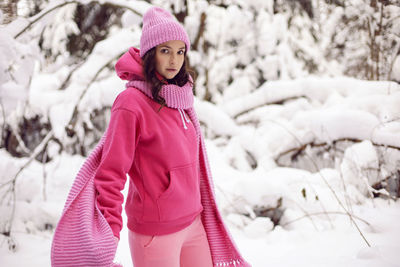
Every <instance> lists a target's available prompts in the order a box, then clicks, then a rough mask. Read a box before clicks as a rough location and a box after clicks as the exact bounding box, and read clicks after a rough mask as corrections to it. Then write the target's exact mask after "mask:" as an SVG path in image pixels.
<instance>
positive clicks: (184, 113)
mask: <svg viewBox="0 0 400 267" xmlns="http://www.w3.org/2000/svg"><path fill="white" fill-rule="evenodd" d="M182 112H183V116H184V117H185V119H186V122H188V123H190V120H189V118H188V117H187V116H186V112H185V111H184V110H182Z"/></svg>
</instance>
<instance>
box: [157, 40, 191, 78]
mask: <svg viewBox="0 0 400 267" xmlns="http://www.w3.org/2000/svg"><path fill="white" fill-rule="evenodd" d="M184 60H185V43H184V42H182V41H177V40H173V41H168V42H165V43H162V44H160V45H157V46H156V70H157V71H158V73H160V74H161V75H162V76H164V77H165V78H167V79H172V78H174V77H175V76H176V75H177V74H178V73H179V71H180V69H181V67H182V65H183V61H184Z"/></svg>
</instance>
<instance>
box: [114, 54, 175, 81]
mask: <svg viewBox="0 0 400 267" xmlns="http://www.w3.org/2000/svg"><path fill="white" fill-rule="evenodd" d="M115 71H116V72H117V75H118V77H119V78H120V79H121V80H126V81H137V80H139V81H144V80H145V79H144V76H143V61H142V58H141V57H140V50H139V49H138V48H136V47H131V48H129V50H128V52H126V53H125V54H123V55H122V57H120V58H119V59H118V61H117V63H116V64H115ZM156 77H157V78H158V79H159V80H160V81H161V82H162V83H164V84H168V82H167V81H166V79H165V78H164V77H163V76H162V75H161V74H159V73H158V72H157V71H156Z"/></svg>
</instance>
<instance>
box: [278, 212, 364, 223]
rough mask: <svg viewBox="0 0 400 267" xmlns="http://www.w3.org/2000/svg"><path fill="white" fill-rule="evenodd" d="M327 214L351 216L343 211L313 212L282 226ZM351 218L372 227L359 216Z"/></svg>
mask: <svg viewBox="0 0 400 267" xmlns="http://www.w3.org/2000/svg"><path fill="white" fill-rule="evenodd" d="M325 213H329V214H338V215H346V216H348V215H349V214H347V213H346V212H341V211H326V212H313V213H308V214H306V215H303V216H301V217H298V218H296V219H294V220H291V221H288V222H286V223H284V224H282V225H281V226H286V225H288V224H291V223H294V222H296V221H299V220H301V219H303V218H306V217H309V216H318V215H324V214H325ZM351 216H352V217H354V218H355V219H357V220H359V221H361V222H363V223H365V224H366V225H368V226H371V224H370V223H369V222H367V221H366V220H364V219H362V218H360V217H357V216H356V215H354V214H351Z"/></svg>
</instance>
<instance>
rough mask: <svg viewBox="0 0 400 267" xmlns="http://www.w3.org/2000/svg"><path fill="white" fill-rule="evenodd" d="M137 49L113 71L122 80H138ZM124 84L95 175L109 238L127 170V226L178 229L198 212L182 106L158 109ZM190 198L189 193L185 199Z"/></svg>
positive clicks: (194, 151) (192, 142)
mask: <svg viewBox="0 0 400 267" xmlns="http://www.w3.org/2000/svg"><path fill="white" fill-rule="evenodd" d="M141 64H142V61H141V58H140V56H139V49H137V48H131V49H129V51H128V52H127V53H125V54H124V55H123V56H122V57H121V58H120V59H119V60H118V62H117V64H116V66H115V69H116V71H117V74H118V76H119V77H120V78H121V79H124V80H139V81H142V80H143V74H142V65H141ZM159 107H160V105H159V104H158V103H156V102H155V101H153V100H152V99H151V98H149V97H148V96H146V95H145V94H144V93H143V92H141V91H140V90H137V89H136V88H133V87H128V88H127V89H126V90H124V91H123V92H121V93H120V94H119V95H118V96H117V98H116V100H115V102H114V104H113V106H112V109H111V119H110V124H109V129H108V132H107V135H106V139H105V143H104V150H103V155H102V158H101V162H100V165H99V168H98V170H97V173H96V175H95V187H96V189H97V191H98V195H97V204H98V207H99V209H100V211H101V212H102V214H103V215H104V217H105V218H106V220H107V222H108V223H109V224H110V226H111V229H112V231H113V234H114V236H116V237H119V232H120V230H121V228H122V217H121V211H122V203H123V195H122V194H121V192H120V191H121V190H122V189H123V188H124V185H125V181H126V173H128V174H129V177H130V178H131V179H129V193H128V196H127V200H126V206H125V210H126V214H127V217H128V228H129V229H130V230H132V231H135V232H138V233H141V234H146V235H161V234H168V233H173V232H176V231H179V230H181V229H183V228H185V227H186V226H188V225H189V224H190V223H192V222H193V220H194V219H195V218H196V216H197V215H198V214H199V213H200V212H201V211H202V210H203V207H202V204H201V199H200V180H199V175H198V169H197V162H198V145H197V139H196V132H195V129H194V126H193V123H191V121H190V120H189V119H188V117H187V114H186V113H185V111H184V110H183V109H175V108H169V107H163V108H162V109H161V110H160V112H159V113H157V111H158V109H159ZM188 196H190V197H188Z"/></svg>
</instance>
